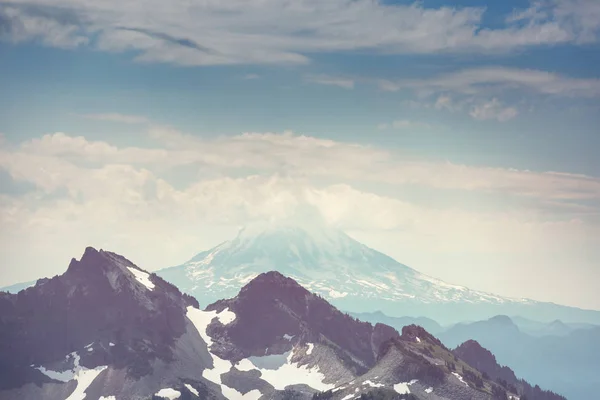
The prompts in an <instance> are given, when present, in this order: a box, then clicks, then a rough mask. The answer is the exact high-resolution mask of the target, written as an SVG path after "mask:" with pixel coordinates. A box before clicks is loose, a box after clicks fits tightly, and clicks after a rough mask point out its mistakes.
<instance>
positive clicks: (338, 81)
mask: <svg viewBox="0 0 600 400" xmlns="http://www.w3.org/2000/svg"><path fill="white" fill-rule="evenodd" d="M305 80H306V81H307V82H311V83H317V84H319V85H329V86H337V87H341V88H343V89H354V80H353V79H348V78H341V77H331V76H307V77H306V78H305Z"/></svg>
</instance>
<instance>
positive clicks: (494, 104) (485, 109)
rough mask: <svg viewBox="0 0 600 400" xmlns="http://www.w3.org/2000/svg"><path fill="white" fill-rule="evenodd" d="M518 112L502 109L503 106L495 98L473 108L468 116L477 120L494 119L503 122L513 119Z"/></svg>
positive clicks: (510, 108)
mask: <svg viewBox="0 0 600 400" xmlns="http://www.w3.org/2000/svg"><path fill="white" fill-rule="evenodd" d="M518 114H519V112H518V111H517V109H516V108H514V107H504V105H503V104H502V103H501V102H500V101H499V100H498V99H496V98H493V99H492V100H490V101H488V102H484V103H482V104H478V105H475V106H473V108H472V109H471V111H470V112H469V115H470V116H471V117H473V118H474V119H478V120H489V119H495V120H498V121H500V122H505V121H508V120H510V119H513V118H515V117H516V116H517V115H518Z"/></svg>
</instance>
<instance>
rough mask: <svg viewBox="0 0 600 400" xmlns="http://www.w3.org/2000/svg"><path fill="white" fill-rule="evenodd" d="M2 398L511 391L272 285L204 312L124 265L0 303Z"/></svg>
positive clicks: (314, 398)
mask: <svg viewBox="0 0 600 400" xmlns="http://www.w3.org/2000/svg"><path fill="white" fill-rule="evenodd" d="M0 312H1V314H0V315H1V318H0V353H1V354H2V357H0V398H2V399H3V400H12V399H15V400H17V399H19V400H22V399H36V400H138V399H139V400H151V399H152V400H156V399H182V400H183V399H211V400H212V399H215V400H222V399H228V400H246V399H248V400H258V399H261V400H270V399H278V400H279V399H281V400H283V399H292V398H293V399H298V400H318V399H324V398H331V399H335V400H349V399H351V398H352V399H354V398H358V397H360V396H361V395H362V394H365V395H371V394H372V392H373V391H377V392H383V393H384V395H385V396H386V397H385V398H404V399H413V400H414V399H416V400H433V399H435V400H450V399H452V400H463V399H464V400H466V399H481V400H491V399H492V397H493V393H508V394H510V395H512V396H515V395H516V393H511V392H510V390H508V391H507V389H506V388H502V387H501V385H499V384H498V383H494V382H492V381H489V380H486V379H485V378H483V377H482V376H481V373H480V372H478V371H477V370H475V369H474V368H472V367H469V366H468V365H467V364H464V363H462V362H461V361H460V359H458V358H455V357H454V356H453V355H452V354H451V352H450V351H449V350H448V349H447V348H446V347H444V346H443V345H442V343H441V342H440V341H439V340H438V339H436V338H435V337H433V336H432V335H430V334H429V333H428V332H426V331H425V330H424V329H423V328H421V327H418V326H414V325H413V326H408V327H405V328H403V329H402V334H401V335H400V334H399V333H398V331H396V330H395V329H393V328H391V327H389V326H387V325H383V324H376V325H371V324H370V323H366V322H361V321H359V320H357V319H355V318H353V317H351V316H349V315H347V314H344V313H342V312H340V311H339V310H337V309H336V308H335V307H333V306H332V305H331V304H329V303H328V302H327V301H326V300H325V299H323V298H322V297H320V296H318V295H316V294H314V293H311V292H309V291H308V290H306V289H305V288H303V287H302V286H300V285H299V284H298V283H297V282H296V281H294V280H293V279H290V278H287V277H284V276H283V275H281V274H280V273H278V272H268V273H262V274H259V275H258V276H257V277H256V278H254V279H252V280H250V282H248V283H247V284H246V285H245V286H244V287H243V288H242V289H241V290H240V292H239V294H238V295H237V296H235V297H233V298H231V299H226V300H220V301H217V302H215V303H213V304H211V305H209V306H208V307H207V308H206V309H205V310H201V309H200V308H198V303H197V302H196V301H195V299H193V298H191V297H190V296H188V295H185V294H182V293H181V292H180V291H179V290H178V289H177V288H176V287H174V286H173V285H171V284H169V283H167V282H166V281H164V280H163V279H161V278H159V277H158V276H156V275H154V274H149V273H148V272H146V271H144V270H143V269H141V268H139V267H137V266H136V265H134V264H133V263H131V262H130V261H128V260H127V259H125V258H123V257H121V256H119V255H117V254H114V253H110V252H107V251H102V250H100V251H96V250H95V249H93V248H88V249H86V251H85V253H84V255H83V257H82V258H81V260H80V261H77V260H75V259H74V260H73V261H72V262H71V264H70V266H69V268H68V270H67V271H66V272H65V273H64V274H63V275H60V276H56V277H54V278H52V279H41V280H39V281H38V282H37V284H36V285H35V286H33V287H30V288H27V289H24V290H22V291H20V292H19V293H17V294H9V293H0Z"/></svg>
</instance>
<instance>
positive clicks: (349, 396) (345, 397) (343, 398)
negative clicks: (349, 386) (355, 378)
mask: <svg viewBox="0 0 600 400" xmlns="http://www.w3.org/2000/svg"><path fill="white" fill-rule="evenodd" d="M353 397H354V394H349V395H347V396H344V397H342V400H349V399H351V398H353Z"/></svg>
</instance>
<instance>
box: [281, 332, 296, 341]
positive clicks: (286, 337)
mask: <svg viewBox="0 0 600 400" xmlns="http://www.w3.org/2000/svg"><path fill="white" fill-rule="evenodd" d="M283 338H284V339H285V340H288V341H290V340H292V339H293V338H294V336H290V335H288V334H287V333H286V334H285V335H283Z"/></svg>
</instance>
